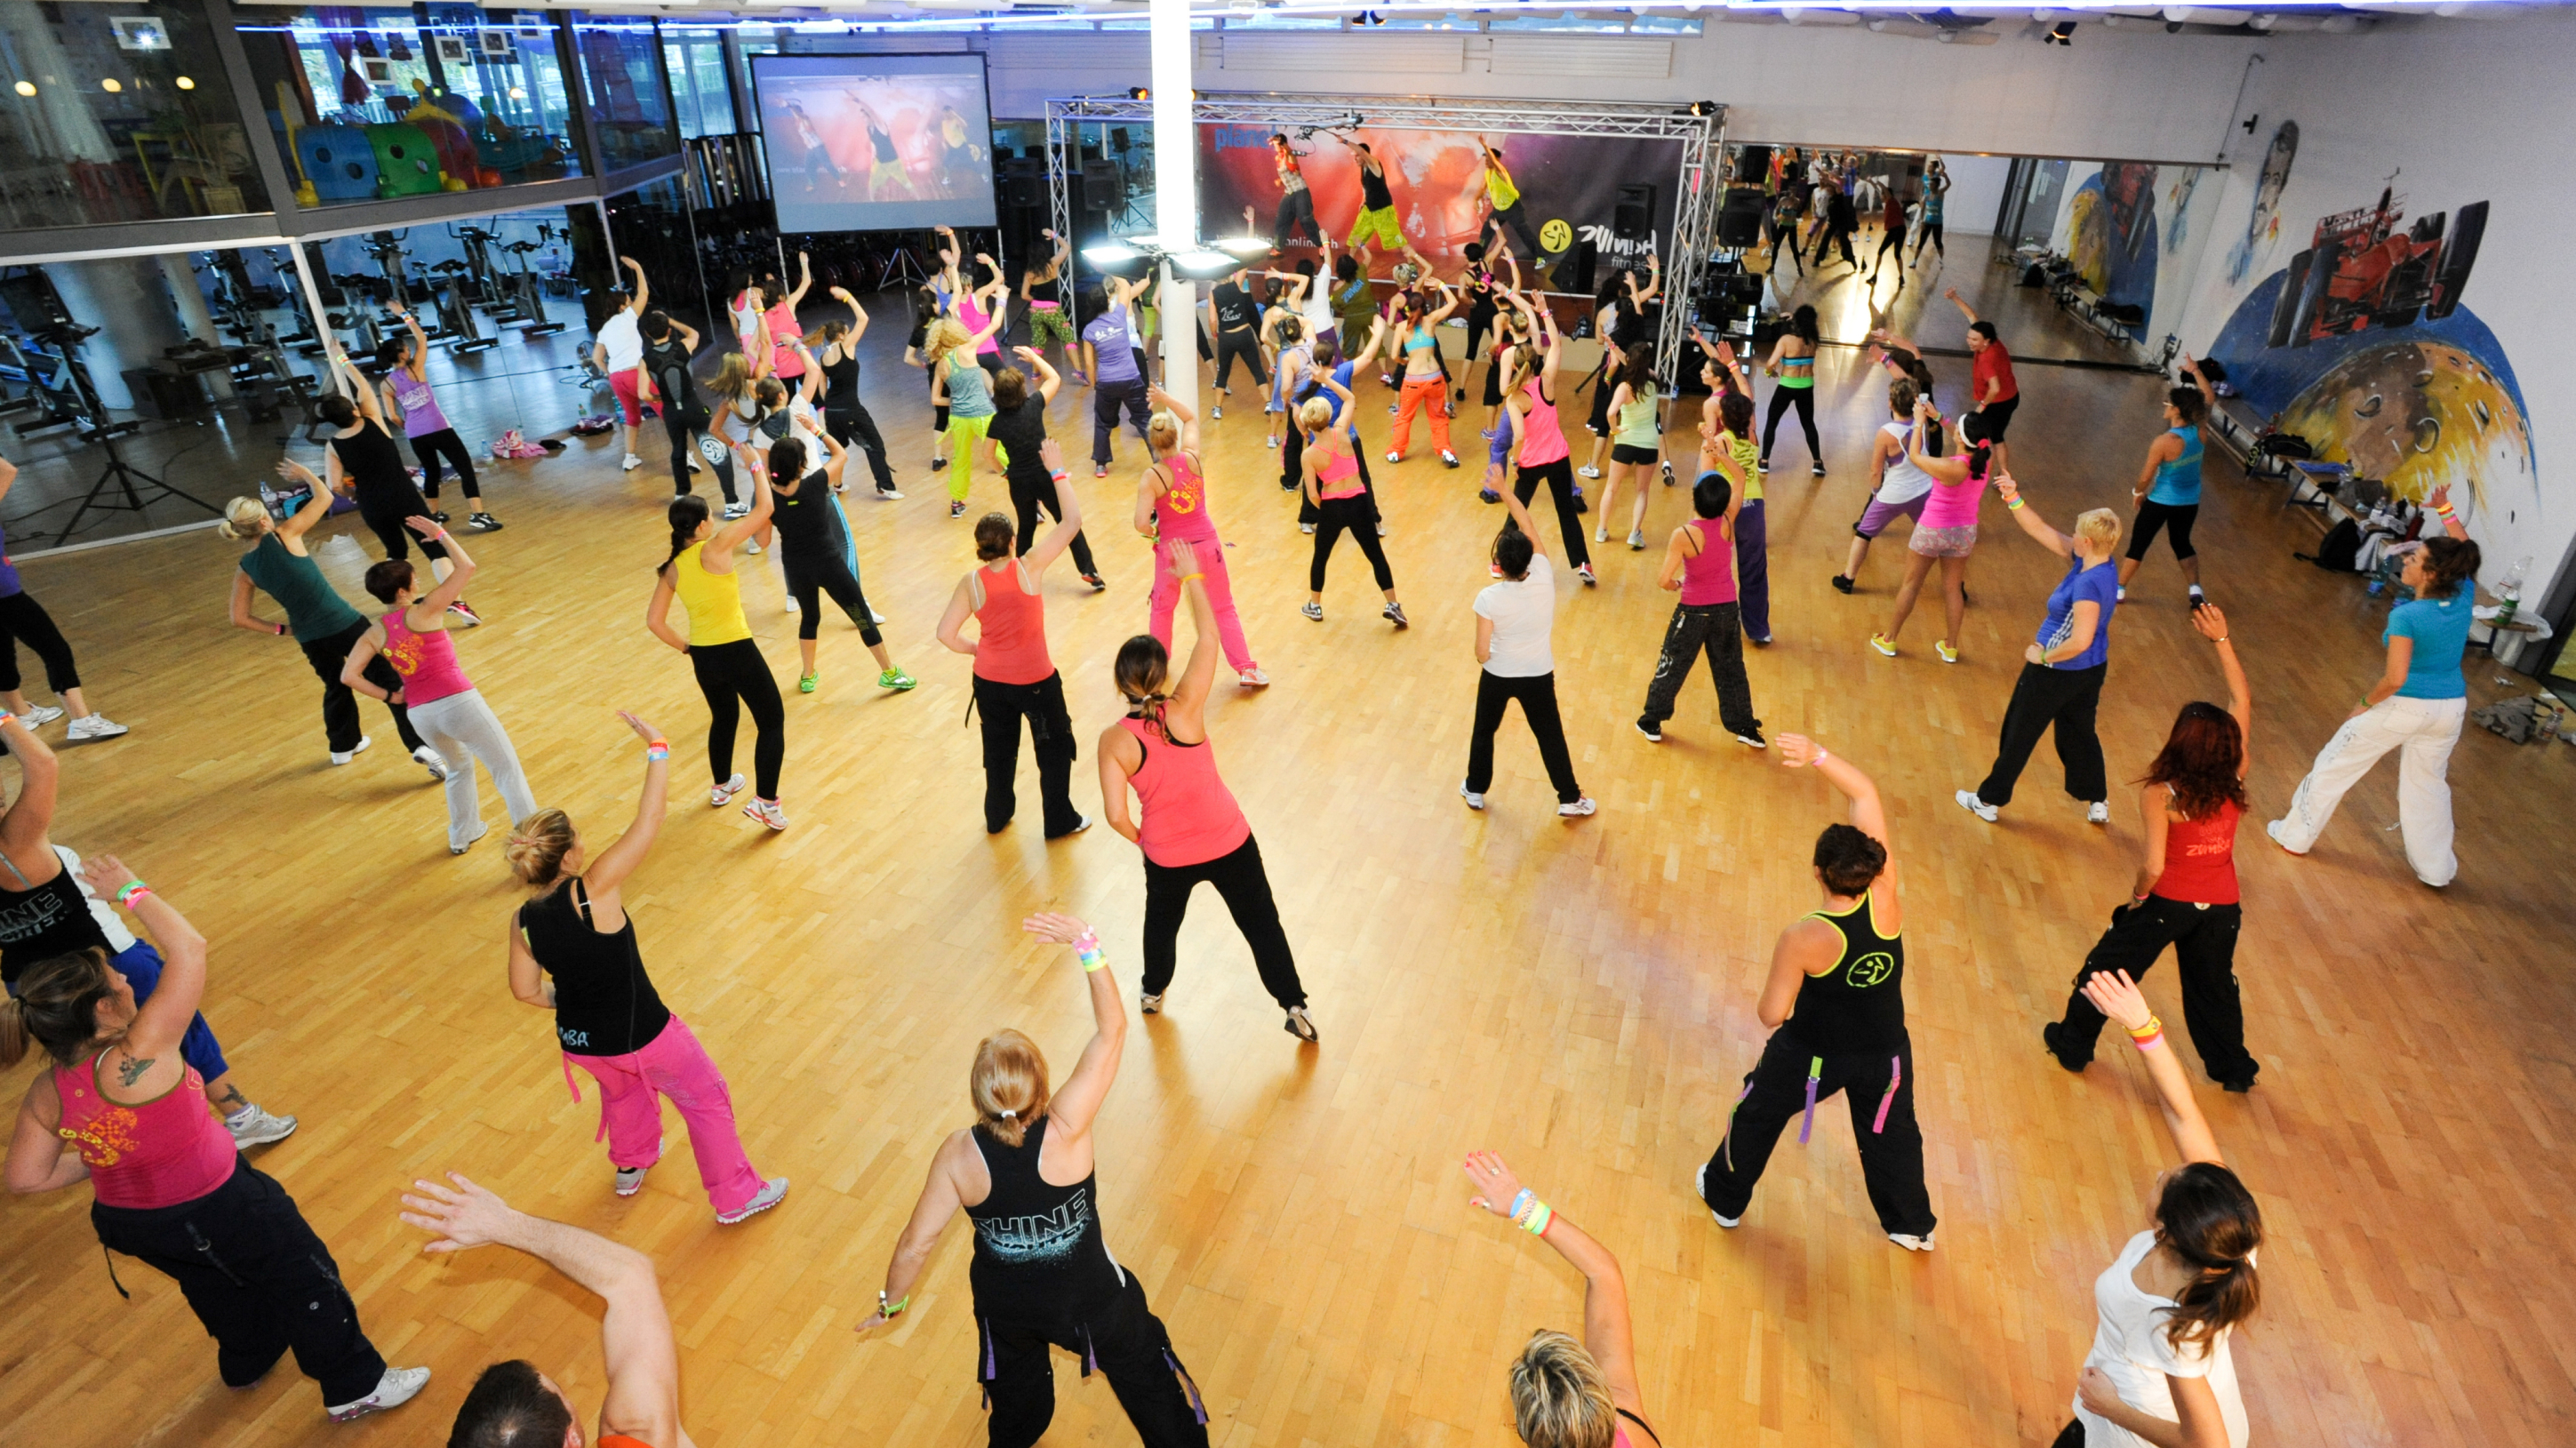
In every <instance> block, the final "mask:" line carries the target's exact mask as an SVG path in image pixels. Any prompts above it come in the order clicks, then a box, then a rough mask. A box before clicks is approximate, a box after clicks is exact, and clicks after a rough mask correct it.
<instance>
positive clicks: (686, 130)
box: [662, 30, 734, 141]
mask: <svg viewBox="0 0 2576 1448" xmlns="http://www.w3.org/2000/svg"><path fill="white" fill-rule="evenodd" d="M662 60H663V64H664V65H665V66H667V67H668V68H669V69H670V72H671V109H672V110H673V111H675V112H676V113H678V115H679V118H680V139H682V140H684V141H694V140H696V139H697V138H698V137H700V136H730V135H732V134H733V132H734V120H733V86H732V84H731V83H730V82H729V81H728V80H727V79H726V76H725V57H724V39H723V32H721V31H715V30H665V31H663V32H662Z"/></svg>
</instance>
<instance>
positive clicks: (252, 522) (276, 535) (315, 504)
mask: <svg viewBox="0 0 2576 1448" xmlns="http://www.w3.org/2000/svg"><path fill="white" fill-rule="evenodd" d="M330 511H331V495H330V494H328V493H326V492H324V491H322V490H321V489H319V488H316V489H314V490H312V492H311V493H310V494H309V495H308V496H307V497H306V498H305V500H304V505H303V506H302V507H300V508H297V509H296V510H295V511H294V513H292V514H290V515H289V516H288V517H287V520H286V521H285V522H283V523H274V522H271V521H270V520H269V516H268V506H267V505H266V504H264V503H262V502H261V501H260V500H259V499H257V498H235V499H233V500H232V501H231V502H230V503H227V504H225V505H224V520H223V522H221V523H219V524H217V525H216V526H215V531H216V532H218V533H221V534H223V535H224V536H225V537H227V538H234V539H245V538H247V539H255V540H257V541H256V542H255V543H254V545H253V546H252V548H251V550H250V551H249V552H248V553H245V554H243V555H242V556H241V567H240V568H238V569H236V570H235V571H234V573H233V586H232V602H231V614H232V621H233V626H234V627H235V628H246V629H249V630H250V631H251V632H253V633H261V634H267V635H270V636H271V637H275V638H285V637H290V636H291V637H292V638H293V639H294V640H295V644H296V647H298V648H300V649H302V650H303V651H304V659H305V662H307V663H309V664H311V665H312V666H313V672H314V673H316V674H319V675H321V676H322V737H323V742H324V744H325V745H326V746H327V747H328V748H329V750H330V753H331V762H332V763H333V764H346V763H348V762H349V761H350V760H352V759H355V758H357V756H358V751H359V750H362V749H364V748H366V747H367V743H368V740H367V736H366V735H365V734H363V733H360V732H359V728H360V726H359V722H358V697H357V695H356V693H355V692H353V691H352V690H351V689H350V688H349V686H348V685H346V684H343V683H341V682H340V666H341V665H342V664H343V663H345V662H346V661H347V660H348V657H349V650H351V649H353V648H355V647H357V643H358V640H359V639H361V638H363V637H365V636H366V632H367V620H366V616H365V615H364V614H361V613H359V612H358V611H357V610H356V609H354V608H351V607H350V606H349V603H348V600H346V599H344V598H342V597H340V593H339V590H337V589H335V588H333V587H332V586H331V583H330V580H328V579H326V578H324V577H323V576H322V569H321V566H320V565H319V564H316V563H315V562H314V561H313V554H312V553H311V552H310V551H309V550H308V549H307V548H306V547H305V544H304V538H305V535H306V534H307V533H309V532H311V531H312V528H313V525H314V524H315V523H318V522H320V521H321V520H322V517H323V515H324V514H326V513H328V512H330ZM254 589H264V590H266V591H267V593H268V596H269V597H271V598H273V599H276V600H277V606H278V607H280V608H282V609H284V610H286V622H284V623H271V622H269V621H268V620H267V619H264V618H261V617H259V616H258V615H257V614H254V613H252V612H251V611H250V609H251V601H252V599H253V597H254V596H255V595H254V593H253V590H254ZM367 678H368V680H369V682H371V683H373V684H375V685H376V687H378V688H380V689H384V690H386V691H388V692H390V691H392V690H394V689H397V688H399V687H401V685H402V676H401V675H399V674H397V673H395V672H394V666H393V665H392V664H390V663H388V662H386V661H385V660H383V659H381V658H378V659H373V660H370V661H369V662H368V664H367ZM386 707H387V708H388V709H390V710H392V711H393V716H394V731H395V732H396V733H398V734H400V735H401V736H402V742H403V747H404V748H405V749H408V750H410V751H411V757H412V759H413V760H414V761H415V762H416V763H418V764H420V765H422V766H423V767H425V768H426V769H428V770H429V777H430V778H431V779H433V780H439V779H445V778H447V763H446V761H445V760H443V759H441V758H439V754H438V751H437V750H435V749H432V748H430V747H429V741H428V740H426V739H423V738H421V737H420V731H419V730H418V729H416V728H414V727H413V725H412V722H411V714H410V712H409V711H408V710H406V709H404V708H403V706H402V705H400V704H394V703H388V704H387V705H386Z"/></svg>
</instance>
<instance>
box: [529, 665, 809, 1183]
mask: <svg viewBox="0 0 2576 1448" xmlns="http://www.w3.org/2000/svg"><path fill="white" fill-rule="evenodd" d="M617 717H618V718H620V719H622V720H624V721H625V722H626V727H627V728H629V729H632V730H634V731H635V733H636V736H637V737H638V738H640V739H642V740H643V741H644V793H643V796H642V798H640V799H638V800H637V801H636V804H635V822H634V823H633V824H630V825H628V826H627V827H626V832H625V833H624V834H622V835H619V836H618V837H617V838H616V839H615V840H613V841H611V842H610V843H609V845H608V847H607V848H606V849H603V850H601V851H600V852H599V853H597V854H595V855H594V854H592V853H591V852H590V847H589V845H588V843H587V842H586V841H584V840H583V839H582V837H581V834H580V832H579V831H577V830H575V829H574V828H573V825H572V817H571V816H570V815H567V814H565V813H564V812H563V811H562V810H559V809H549V810H544V811H541V812H539V813H537V814H535V815H532V816H530V817H529V818H528V819H526V820H524V821H522V822H521V823H520V825H519V827H518V828H517V829H516V830H515V831H513V832H512V833H511V835H510V843H509V847H508V851H507V855H508V859H509V861H510V871H511V873H512V874H515V875H517V876H518V877H519V879H520V881H521V882H522V883H524V884H526V885H527V887H528V891H529V898H528V901H527V903H526V904H524V905H521V906H520V907H519V908H518V909H516V910H514V911H512V912H511V913H510V931H509V936H510V994H511V995H513V996H516V997H517V998H518V999H519V1001H520V1002H521V1003H522V1004H525V1005H531V1006H535V1007H537V1008H538V1009H540V1010H550V1011H553V1012H554V1013H555V1037H556V1041H557V1044H558V1045H559V1046H561V1048H562V1050H563V1058H564V1085H565V1087H566V1088H567V1089H569V1088H571V1087H572V1084H573V1082H572V1068H573V1067H574V1066H579V1067H581V1069H582V1070H584V1071H586V1072H588V1073H589V1074H590V1077H591V1079H592V1080H593V1081H595V1082H597V1083H598V1085H599V1126H600V1131H601V1132H602V1133H603V1134H605V1135H606V1136H607V1137H608V1160H609V1163H610V1164H611V1165H612V1166H614V1167H615V1168H616V1173H617V1174H616V1179H615V1182H614V1183H613V1185H614V1188H615V1190H616V1192H617V1194H618V1195H619V1196H621V1197H631V1196H633V1195H635V1194H636V1193H637V1192H639V1191H642V1190H643V1189H644V1173H645V1172H646V1171H648V1170H650V1169H651V1168H652V1166H653V1164H654V1163H655V1162H657V1161H660V1160H661V1159H662V1099H663V1098H664V1097H668V1098H670V1101H671V1104H672V1106H674V1107H676V1108H678V1110H679V1113H680V1118H681V1119H682V1120H683V1121H686V1122H687V1123H688V1124H689V1150H690V1151H691V1152H692V1153H694V1154H695V1155H696V1157H697V1159H698V1182H699V1185H701V1186H702V1187H704V1188H705V1189H706V1193H707V1200H708V1201H709V1202H711V1203H713V1204H714V1205H715V1209H716V1220H717V1221H719V1222H723V1223H725V1224H727V1225H731V1224H732V1223H735V1222H739V1221H741V1220H743V1219H744V1218H746V1217H750V1216H753V1215H755V1214H757V1213H760V1212H765V1211H767V1210H769V1209H770V1208H771V1207H774V1206H776V1205H778V1202H779V1199H780V1198H781V1197H784V1196H786V1195H787V1178H785V1177H771V1178H769V1179H767V1180H765V1181H764V1180H763V1179H762V1178H761V1175H760V1173H759V1172H758V1171H756V1170H754V1169H753V1167H752V1164H751V1158H750V1156H749V1155H747V1154H745V1152H744V1151H743V1149H742V1134H741V1132H740V1131H739V1130H738V1129H737V1128H736V1127H735V1125H734V1117H733V1098H732V1095H731V1094H730V1093H729V1092H728V1091H727V1090H726V1088H725V1080H724V1077H723V1076H722V1075H721V1074H720V1073H718V1072H717V1070H716V1064H715V1062H713V1061H711V1060H708V1059H707V1052H706V1048H705V1047H704V1046H701V1045H699V1044H698V1037H697V1033H696V1032H694V1031H691V1030H690V1029H689V1023H688V1022H686V1021H684V1020H681V1019H680V1018H679V1017H678V1016H676V1015H673V1014H672V1013H671V1009H670V1007H668V1006H666V1005H664V1004H663V1003H662V996H661V993H660V992H658V991H656V990H655V989H654V988H653V978H652V977H651V976H649V975H646V974H645V973H644V955H643V952H642V951H640V950H639V949H637V948H636V941H635V917H634V916H632V915H630V914H628V913H627V911H626V897H625V890H624V886H625V884H626V880H627V877H628V876H630V875H633V874H634V873H635V872H636V871H637V870H638V869H640V868H642V867H643V864H644V856H645V854H646V853H647V852H648V851H650V850H651V849H652V848H653V841H654V839H655V838H656V837H657V836H659V835H660V834H661V832H662V816H663V813H664V809H665V806H666V804H667V801H668V796H669V794H670V784H671V746H670V743H669V742H668V741H667V740H665V739H663V737H662V735H661V732H660V731H659V730H656V729H655V728H654V727H653V726H652V725H650V724H647V723H645V722H644V721H643V720H641V719H638V718H636V717H635V716H634V715H632V714H629V713H626V712H624V711H623V710H621V711H619V713H618V715H617ZM573 1099H574V1100H575V1101H579V1100H580V1099H581V1093H580V1092H579V1091H577V1090H576V1091H574V1092H573Z"/></svg>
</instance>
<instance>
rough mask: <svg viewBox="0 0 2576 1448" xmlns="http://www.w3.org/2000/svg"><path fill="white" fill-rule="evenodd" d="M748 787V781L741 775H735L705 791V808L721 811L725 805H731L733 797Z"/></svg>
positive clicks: (749, 784) (749, 782)
mask: <svg viewBox="0 0 2576 1448" xmlns="http://www.w3.org/2000/svg"><path fill="white" fill-rule="evenodd" d="M750 786H751V781H750V779H748V778H746V777H745V776H743V775H741V774H736V775H735V776H734V777H733V778H731V779H728V780H726V781H725V782H724V783H722V784H719V785H717V786H716V787H715V788H713V789H711V790H708V791H707V806H708V808H710V809H723V808H724V807H725V806H726V805H729V804H731V803H733V797H734V796H735V795H738V794H740V793H742V792H743V791H744V790H745V789H748V788H749V787H750Z"/></svg>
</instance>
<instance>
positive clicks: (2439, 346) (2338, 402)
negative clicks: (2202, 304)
mask: <svg viewBox="0 0 2576 1448" xmlns="http://www.w3.org/2000/svg"><path fill="white" fill-rule="evenodd" d="M2283 129H2284V130H2287V129H2289V128H2288V127H2287V126H2284V127H2283ZM2260 209H2261V207H2260V204H2259V197H2258V205H2257V210H2258V211H2259V210H2260ZM2486 222H2487V203H2486V202H2484V201H2478V202H2472V203H2470V204H2469V205H2466V206H2463V207H2461V208H2459V210H2457V211H2456V212H2451V213H2447V214H2446V213H2443V212H2439V211H2437V212H2433V213H2431V214H2430V215H2426V216H2420V217H2417V218H2416V219H2415V220H2414V221H2413V222H2411V223H2409V222H2408V221H2407V220H2406V198H2405V197H2404V196H2403V195H2401V194H2399V193H2398V192H2397V191H2396V190H2395V189H2394V188H2393V187H2392V188H2390V189H2387V190H2383V191H2381V192H2380V194H2379V200H2378V202H2377V203H2376V204H2375V205H2371V206H2365V207H2360V208H2357V209H2355V210H2352V211H2344V212H2338V213H2336V214H2334V215H2331V216H2327V217H2323V218H2321V219H2320V220H2319V221H2318V222H2317V224H2316V229H2315V232H2314V236H2313V239H2312V242H2311V244H2310V245H2309V246H2308V247H2307V248H2306V249H2305V250H2302V251H2300V252H2298V253H2296V254H2294V255H2293V256H2292V257H2291V258H2290V264H2289V265H2288V266H2287V267H2285V268H2284V269H2282V270H2281V271H2278V272H2275V273H2273V274H2272V275H2270V276H2268V277H2265V278H2264V279H2263V280H2262V281H2261V282H2259V283H2257V284H2256V285H2255V287H2254V289H2253V290H2252V291H2251V292H2249V293H2247V294H2246V296H2245V299H2244V300H2243V301H2241V302H2239V303H2238V304H2237V307H2236V311H2235V314H2234V315H2233V316H2231V317H2229V318H2228V321H2227V325H2226V327H2225V328H2224V329H2222V330H2221V331H2220V333H2219V335H2218V341H2217V342H2216V344H2214V345H2213V346H2212V347H2211V348H2210V353H2211V355H2212V356H2215V357H2217V358H2218V359H2219V360H2220V361H2221V362H2223V363H2224V364H2225V365H2226V367H2227V375H2228V380H2229V381H2230V382H2231V383H2233V384H2234V385H2235V386H2236V388H2237V389H2238V390H2239V391H2241V392H2242V393H2243V394H2244V396H2245V399H2246V401H2247V402H2249V403H2250V404H2252V406H2253V407H2254V408H2255V410H2256V411H2258V412H2260V413H2262V414H2264V415H2265V416H2271V415H2274V414H2278V415H2279V417H2280V420H2281V424H2280V425H2281V428H2282V430H2283V431H2285V432H2291V433H2295V434H2297V435H2298V436H2300V437H2303V438H2305V439H2307V440H2308V442H2309V444H2310V445H2311V446H2313V447H2314V448H2315V449H2316V452H2317V456H2318V457H2320V458H2322V459H2326V460H2328V461H2334V462H2346V463H2350V464H2351V465H2352V466H2353V469H2354V470H2355V471H2356V472H2357V473H2359V474H2360V475H2361V476H2363V477H2366V478H2373V479H2377V480H2379V481H2381V482H2384V483H2386V484H2387V485H2388V487H2389V489H2390V490H2391V491H2393V492H2395V493H2396V494H2397V495H2398V496H2399V497H2402V498H2406V499H2409V500H2412V501H2417V502H2420V501H2422V500H2423V499H2424V498H2425V497H2426V496H2427V495H2429V494H2430V493H2431V492H2432V490H2433V489H2434V488H2435V487H2436V486H2438V485H2440V484H2443V483H2448V484H2450V485H2452V486H2453V487H2465V488H2466V489H2467V490H2468V492H2469V495H2470V499H2471V500H2472V501H2473V502H2474V504H2475V505H2476V506H2477V507H2478V508H2480V509H2481V510H2484V511H2489V512H2493V511H2496V510H2497V508H2498V507H2499V506H2505V507H2515V506H2520V505H2521V504H2522V503H2523V501H2524V500H2532V501H2536V492H2535V487H2536V485H2535V473H2534V468H2533V462H2532V448H2531V428H2530V424H2529V422H2528V421H2527V418H2528V413H2527V412H2526V410H2525V408H2524V405H2523V399H2522V389H2521V387H2520V385H2519V384H2517V383H2516V382H2515V380H2514V375H2513V367H2512V364H2511V363H2510V362H2508V361H2507V360H2506V358H2505V355H2504V348H2503V347H2502V346H2501V345H2499V344H2498V343H2497V341H2496V338H2495V334H2494V333H2493V332H2491V331H2489V330H2488V329H2487V326H2486V324H2485V323H2484V322H2481V321H2479V320H2478V318H2477V316H2476V314H2474V313H2472V312H2471V311H2470V310H2469V309H2468V308H2467V307H2465V306H2463V305H2461V296H2462V294H2463V293H2464V292H2465V291H2466V290H2467V287H2468V282H2469V273H2470V269H2471V268H2472V267H2473V266H2474V265H2475V264H2476V262H2477V255H2478V244H2479V241H2480V240H2481V239H2482V238H2483V237H2484V235H2485V233H2486Z"/></svg>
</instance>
